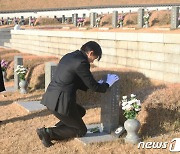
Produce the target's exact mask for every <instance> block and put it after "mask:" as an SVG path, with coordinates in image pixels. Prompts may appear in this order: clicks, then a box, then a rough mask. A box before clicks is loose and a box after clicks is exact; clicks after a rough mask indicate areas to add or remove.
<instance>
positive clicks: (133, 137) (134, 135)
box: [124, 119, 141, 144]
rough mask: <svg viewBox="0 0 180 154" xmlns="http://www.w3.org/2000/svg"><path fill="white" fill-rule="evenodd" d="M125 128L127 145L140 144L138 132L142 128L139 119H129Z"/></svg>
mask: <svg viewBox="0 0 180 154" xmlns="http://www.w3.org/2000/svg"><path fill="white" fill-rule="evenodd" d="M124 128H125V129H126V131H127V136H126V137H125V142H126V143H132V144H138V143H139V142H140V140H141V138H139V136H138V131H139V128H140V122H139V121H138V120H137V119H128V120H126V121H125V123H124Z"/></svg>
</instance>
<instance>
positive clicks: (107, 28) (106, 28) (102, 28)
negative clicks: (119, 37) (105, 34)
mask: <svg viewBox="0 0 180 154" xmlns="http://www.w3.org/2000/svg"><path fill="white" fill-rule="evenodd" d="M109 29H110V28H109V27H101V28H99V30H109Z"/></svg>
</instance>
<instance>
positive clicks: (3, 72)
mask: <svg viewBox="0 0 180 154" xmlns="http://www.w3.org/2000/svg"><path fill="white" fill-rule="evenodd" d="M2 75H3V80H4V82H6V81H7V79H6V76H7V73H6V71H2Z"/></svg>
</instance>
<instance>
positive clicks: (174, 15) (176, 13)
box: [171, 6, 179, 29]
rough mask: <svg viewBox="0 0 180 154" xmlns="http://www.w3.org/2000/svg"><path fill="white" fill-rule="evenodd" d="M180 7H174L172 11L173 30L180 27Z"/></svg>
mask: <svg viewBox="0 0 180 154" xmlns="http://www.w3.org/2000/svg"><path fill="white" fill-rule="evenodd" d="M178 17H179V7H175V6H174V7H172V10H171V29H176V28H177V27H178V25H179V21H178Z"/></svg>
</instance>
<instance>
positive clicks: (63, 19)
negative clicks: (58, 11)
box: [62, 15, 66, 23]
mask: <svg viewBox="0 0 180 154" xmlns="http://www.w3.org/2000/svg"><path fill="white" fill-rule="evenodd" d="M65 21H66V18H65V15H62V23H65Z"/></svg>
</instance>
